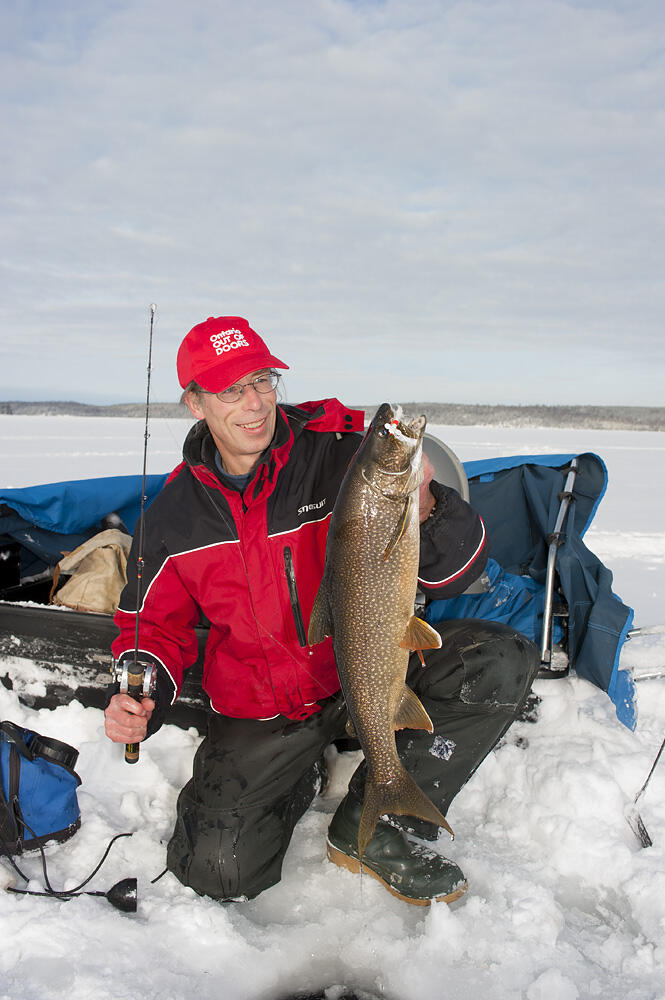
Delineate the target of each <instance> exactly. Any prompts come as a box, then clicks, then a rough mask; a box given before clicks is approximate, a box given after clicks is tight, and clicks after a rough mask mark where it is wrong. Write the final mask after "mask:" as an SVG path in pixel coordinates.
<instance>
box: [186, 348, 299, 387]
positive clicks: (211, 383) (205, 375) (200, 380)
mask: <svg viewBox="0 0 665 1000" xmlns="http://www.w3.org/2000/svg"><path fill="white" fill-rule="evenodd" d="M288 367H289V366H288V365H287V364H284V362H283V361H280V360H279V358H276V357H275V356H274V355H272V354H255V355H254V356H253V357H252V356H251V355H245V356H244V357H242V358H238V359H237V361H235V363H229V362H228V361H225V362H224V363H223V364H213V365H211V366H210V367H209V368H207V369H206V370H205V371H202V372H197V374H196V377H195V381H196V382H197V384H198V385H200V386H201V388H202V389H205V391H206V392H222V391H223V390H224V389H228V387H229V386H230V385H233V384H234V383H235V382H238V381H239V380H240V379H241V378H244V377H245V376H246V375H251V374H252V372H258V371H261V370H262V369H263V368H284V369H287V370H288Z"/></svg>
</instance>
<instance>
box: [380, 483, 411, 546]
mask: <svg viewBox="0 0 665 1000" xmlns="http://www.w3.org/2000/svg"><path fill="white" fill-rule="evenodd" d="M410 508H411V496H407V497H406V499H405V501H404V506H403V508H402V512H401V514H400V516H399V520H398V521H397V524H396V525H395V530H394V531H393V533H392V535H391V536H390V538H389V539H388V544H387V545H386V547H385V550H384V552H383V561H384V562H385V561H386V559H389V558H390V556H391V555H392V553H393V552H394V551H395V546H396V545H397V543H398V542H399V540H400V538H401V537H402V535H403V534H404V529H405V528H406V526H407V523H408V520H409V510H410Z"/></svg>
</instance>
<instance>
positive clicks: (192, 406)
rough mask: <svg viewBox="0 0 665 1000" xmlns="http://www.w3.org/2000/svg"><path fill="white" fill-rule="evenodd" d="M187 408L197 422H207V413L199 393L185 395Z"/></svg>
mask: <svg viewBox="0 0 665 1000" xmlns="http://www.w3.org/2000/svg"><path fill="white" fill-rule="evenodd" d="M185 406H186V407H187V409H188V410H189V412H190V413H191V415H192V416H193V417H195V418H196V420H205V412H204V410H203V407H202V406H201V400H200V398H199V395H198V393H197V392H191V391H190V392H187V393H185Z"/></svg>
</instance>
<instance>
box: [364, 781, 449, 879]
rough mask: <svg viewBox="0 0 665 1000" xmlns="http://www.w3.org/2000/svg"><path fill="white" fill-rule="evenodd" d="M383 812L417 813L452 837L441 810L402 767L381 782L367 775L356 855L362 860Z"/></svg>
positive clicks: (416, 814) (414, 814)
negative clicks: (392, 776)
mask: <svg viewBox="0 0 665 1000" xmlns="http://www.w3.org/2000/svg"><path fill="white" fill-rule="evenodd" d="M386 813H393V814H394V815H395V816H417V817H418V818H419V819H424V820H426V821H428V822H430V823H435V824H436V825H437V826H441V827H443V829H444V830H447V831H448V833H449V834H450V836H451V837H453V838H454V836H455V834H454V833H453V831H452V829H451V828H450V826H449V825H448V822H447V821H446V818H445V816H444V815H443V813H441V812H440V811H439V810H438V809H437V807H436V806H435V805H434V803H433V802H431V801H430V800H429V799H428V797H427V796H426V795H425V793H424V792H423V790H422V789H421V788H419V787H418V785H417V784H416V782H415V781H414V780H413V778H412V777H411V775H410V774H409V772H408V771H407V770H406V768H404V767H403V768H402V769H401V770H400V771H399V772H398V774H397V776H396V777H395V778H393V780H392V781H389V782H385V783H383V784H380V783H378V782H375V781H371V780H370V779H369V777H368V779H367V782H366V784H365V801H364V802H363V808H362V812H361V814H360V823H359V824H358V855H359V857H360V860H361V861H362V857H363V854H364V853H365V850H366V848H367V845H368V844H369V842H370V840H371V839H372V835H373V833H374V830H375V827H376V824H377V823H378V821H379V819H380V818H381V817H382V816H384V815H385V814H386Z"/></svg>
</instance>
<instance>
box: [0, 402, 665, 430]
mask: <svg viewBox="0 0 665 1000" xmlns="http://www.w3.org/2000/svg"><path fill="white" fill-rule="evenodd" d="M402 406H403V407H404V410H405V411H406V413H407V414H408V415H409V416H413V415H416V414H419V413H424V414H426V416H427V419H428V422H429V423H430V424H448V425H465V426H480V427H482V426H486V425H494V426H499V427H570V428H574V427H577V428H586V427H589V428H594V429H596V430H626V431H663V430H665V407H662V406H487V405H485V404H482V403H478V404H476V403H402ZM358 408H359V409H365V410H366V411H367V413H368V414H372V413H373V412H374V410H375V409H376V406H375V405H374V404H372V405H370V406H362V405H361V406H359V407H358ZM0 414H15V415H21V416H75V417H143V416H144V415H145V403H114V404H112V405H107V406H94V405H93V404H91V403H73V402H72V403H69V402H44V403H25V402H15V401H13V400H9V401H7V402H0ZM150 415H151V417H155V418H158V419H159V418H160V417H170V418H171V419H173V418H187V417H189V412H188V410H187V409H186V407H185V406H184V405H182V404H180V403H151V404H150Z"/></svg>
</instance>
